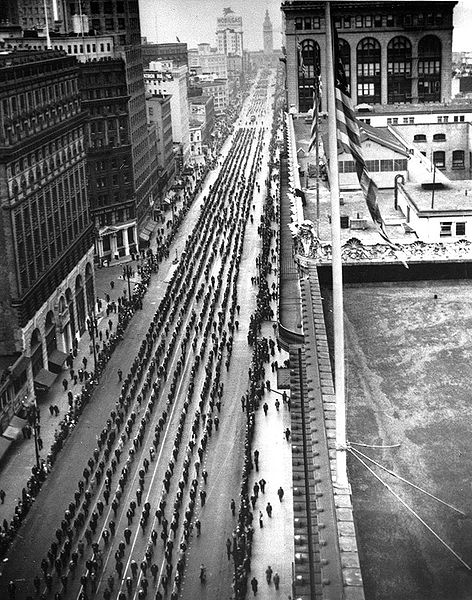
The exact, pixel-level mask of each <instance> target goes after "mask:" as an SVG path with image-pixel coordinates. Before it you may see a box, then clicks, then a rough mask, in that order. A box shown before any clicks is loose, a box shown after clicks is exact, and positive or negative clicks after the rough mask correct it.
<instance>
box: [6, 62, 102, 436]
mask: <svg viewBox="0 0 472 600" xmlns="http://www.w3.org/2000/svg"><path fill="white" fill-rule="evenodd" d="M78 73H79V67H78V65H77V63H76V61H75V60H74V59H73V58H71V57H68V56H65V55H64V53H62V52H57V51H17V52H11V53H6V54H4V55H3V56H2V57H0V173H1V175H0V202H1V207H2V210H1V212H0V246H1V248H0V253H1V256H2V258H3V260H2V264H1V267H0V269H1V277H2V281H3V285H2V288H1V291H0V298H1V300H0V324H1V326H0V355H1V356H2V357H3V361H2V362H3V364H4V366H5V365H6V363H8V362H10V365H8V366H9V368H8V370H7V371H6V374H7V376H6V377H5V376H4V377H3V383H2V385H3V386H7V388H9V389H10V393H9V395H8V394H7V396H6V397H5V396H4V395H3V392H4V388H3V387H0V393H1V399H2V400H1V402H2V404H1V405H0V429H3V428H4V426H5V424H6V423H5V421H7V420H8V419H9V418H10V417H11V416H12V414H13V412H14V411H15V410H16V409H17V408H18V406H19V405H20V403H21V401H23V400H25V398H26V399H28V400H31V399H32V398H33V396H34V392H35V391H37V392H39V391H41V390H43V389H45V388H47V387H48V386H49V385H50V384H51V381H52V380H53V379H54V375H53V374H52V373H51V371H52V372H54V371H57V370H58V368H60V366H61V365H62V362H63V360H64V358H65V354H63V353H64V352H67V351H68V350H69V349H70V348H71V346H72V340H73V339H74V337H76V336H80V335H81V334H82V333H83V332H84V330H85V323H86V317H87V314H88V312H89V311H90V310H91V308H92V306H93V302H94V296H95V293H94V279H93V227H92V224H91V223H90V220H89V214H88V201H87V187H86V172H85V169H86V154H85V139H84V137H85V125H86V114H85V113H84V112H83V111H82V109H81V105H80V101H79V88H78ZM5 360H6V362H5ZM12 389H13V391H14V393H13V394H12V393H11V390H12Z"/></svg>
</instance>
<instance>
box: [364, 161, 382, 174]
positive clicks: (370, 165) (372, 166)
mask: <svg viewBox="0 0 472 600" xmlns="http://www.w3.org/2000/svg"><path fill="white" fill-rule="evenodd" d="M365 166H366V168H367V170H368V171H369V173H376V172H378V171H380V163H379V161H378V160H366V161H365Z"/></svg>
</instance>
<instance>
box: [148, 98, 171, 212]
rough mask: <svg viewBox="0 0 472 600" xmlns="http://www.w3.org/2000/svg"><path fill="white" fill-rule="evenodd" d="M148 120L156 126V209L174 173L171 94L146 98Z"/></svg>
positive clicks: (168, 187) (159, 205)
mask: <svg viewBox="0 0 472 600" xmlns="http://www.w3.org/2000/svg"><path fill="white" fill-rule="evenodd" d="M146 106H147V111H148V120H149V122H150V123H152V124H154V125H155V127H156V146H155V152H156V156H157V169H158V179H159V182H158V191H159V203H158V207H157V209H156V210H159V209H160V208H161V206H162V202H163V200H164V198H165V196H166V194H167V192H168V191H169V189H170V187H171V186H172V183H173V179H174V175H175V161H174V141H173V138H172V115H171V96H170V95H164V94H160V95H159V94H153V95H152V96H148V97H147V98H146Z"/></svg>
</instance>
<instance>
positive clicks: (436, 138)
mask: <svg viewBox="0 0 472 600" xmlns="http://www.w3.org/2000/svg"><path fill="white" fill-rule="evenodd" d="M445 141H446V134H445V133H435V134H434V135H433V142H445Z"/></svg>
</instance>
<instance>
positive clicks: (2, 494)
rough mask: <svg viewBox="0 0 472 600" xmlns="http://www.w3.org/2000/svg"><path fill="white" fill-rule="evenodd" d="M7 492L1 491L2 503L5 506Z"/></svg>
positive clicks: (0, 501)
mask: <svg viewBox="0 0 472 600" xmlns="http://www.w3.org/2000/svg"><path fill="white" fill-rule="evenodd" d="M5 496H6V494H5V490H0V503H1V504H5Z"/></svg>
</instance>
